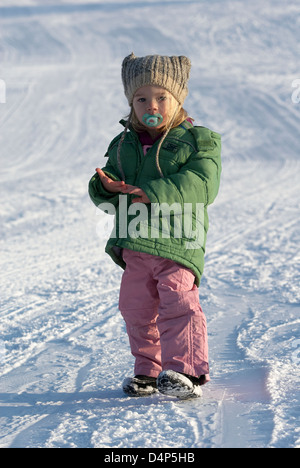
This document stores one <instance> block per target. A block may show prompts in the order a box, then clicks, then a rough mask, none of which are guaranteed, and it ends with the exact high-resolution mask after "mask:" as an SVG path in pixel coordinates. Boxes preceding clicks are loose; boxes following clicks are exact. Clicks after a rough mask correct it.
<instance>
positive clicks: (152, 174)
mask: <svg viewBox="0 0 300 468" xmlns="http://www.w3.org/2000/svg"><path fill="white" fill-rule="evenodd" d="M120 123H122V124H123V125H125V124H126V122H124V121H121V122H120ZM129 130H130V131H128V132H127V133H126V136H125V139H124V141H123V143H122V146H121V152H120V161H119V163H118V156H117V152H118V145H119V141H120V138H121V136H122V133H121V134H120V135H118V136H117V137H116V138H115V139H114V140H113V141H112V142H111V144H110V145H109V148H108V151H107V153H106V155H105V156H106V157H108V161H107V164H106V166H105V167H104V168H103V171H104V172H105V173H106V174H107V175H108V176H109V177H110V178H112V179H113V180H122V176H121V169H120V162H121V165H122V169H123V172H124V174H125V179H126V180H125V182H126V183H127V184H130V185H135V186H137V187H140V188H141V189H142V190H144V192H145V193H146V194H147V196H148V198H149V199H150V201H151V204H145V205H144V204H143V205H142V204H136V203H134V204H132V203H131V200H132V198H136V196H133V195H123V194H115V193H110V192H107V191H106V190H105V189H104V187H103V185H102V183H101V180H100V178H99V175H98V174H97V173H96V174H95V175H94V176H93V177H92V179H91V180H90V183H89V194H90V197H91V199H92V201H93V202H94V204H95V205H96V206H99V208H100V209H101V210H103V211H105V212H107V213H109V214H114V215H115V228H114V231H113V233H112V235H111V237H110V239H109V240H108V243H107V246H106V252H107V253H108V254H109V255H110V256H111V258H112V259H113V260H114V261H115V262H116V263H117V264H118V265H120V266H121V267H122V268H123V269H125V267H126V264H125V262H124V261H123V258H122V249H123V248H127V249H130V250H134V251H138V252H144V253H148V254H151V255H157V256H159V257H163V258H167V259H170V260H173V261H175V262H177V263H179V264H182V265H184V266H186V267H188V268H190V269H191V270H192V271H193V272H194V273H195V275H196V280H195V283H196V284H197V286H199V285H200V280H201V276H202V274H203V269H204V254H205V243H206V235H207V231H208V226H209V221H208V215H207V206H208V205H209V204H211V203H213V201H214V200H215V198H216V196H217V194H218V190H219V185H220V175H221V137H220V135H219V134H218V133H215V132H212V131H211V130H209V129H207V128H205V127H194V126H193V125H192V124H190V123H189V122H188V121H185V122H184V123H183V124H181V125H180V126H179V127H176V128H174V129H172V130H171V131H170V132H169V133H168V135H167V137H166V139H165V141H164V142H163V144H162V147H161V149H160V152H159V165H160V167H161V170H162V172H163V175H164V177H163V178H162V177H161V175H160V174H159V171H158V168H157V164H156V152H157V147H158V144H159V141H157V142H156V143H154V145H153V146H152V147H151V148H150V150H149V151H148V153H147V154H146V156H144V153H143V149H142V145H141V143H140V141H139V137H138V135H137V134H136V133H135V131H134V130H133V129H132V128H131V127H129ZM145 210H146V211H145Z"/></svg>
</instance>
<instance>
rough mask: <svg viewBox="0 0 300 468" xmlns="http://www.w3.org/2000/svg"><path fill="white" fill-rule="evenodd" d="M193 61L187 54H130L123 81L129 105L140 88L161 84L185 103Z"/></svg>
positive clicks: (123, 70) (126, 59) (123, 71)
mask: <svg viewBox="0 0 300 468" xmlns="http://www.w3.org/2000/svg"><path fill="white" fill-rule="evenodd" d="M190 69H191V61H190V59H189V58H187V57H185V56H183V55H182V56H178V57H177V56H172V57H168V56H163V55H147V56H146V57H136V56H135V55H134V53H132V54H130V55H128V56H127V57H125V59H124V60H123V64H122V81H123V85H124V92H125V96H126V97H127V99H128V103H129V105H131V104H132V101H133V97H134V95H135V93H136V91H137V90H138V89H139V88H142V87H143V86H147V85H156V86H160V87H162V88H164V89H166V90H167V91H169V92H170V93H171V94H172V95H173V96H174V97H175V99H177V101H178V102H179V104H181V105H182V104H183V102H184V100H185V98H186V96H187V94H188V87H187V82H188V79H189V74H190Z"/></svg>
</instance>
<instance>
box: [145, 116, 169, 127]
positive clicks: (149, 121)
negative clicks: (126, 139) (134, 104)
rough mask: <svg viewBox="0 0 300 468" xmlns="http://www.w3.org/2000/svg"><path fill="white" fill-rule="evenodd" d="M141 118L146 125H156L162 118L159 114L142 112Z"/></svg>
mask: <svg viewBox="0 0 300 468" xmlns="http://www.w3.org/2000/svg"><path fill="white" fill-rule="evenodd" d="M142 120H143V122H144V124H146V125H147V126H148V127H158V125H160V124H161V123H162V121H163V120H164V118H163V116H162V115H161V114H154V115H151V114H144V115H143V117H142Z"/></svg>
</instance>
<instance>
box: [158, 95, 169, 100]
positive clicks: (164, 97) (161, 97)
mask: <svg viewBox="0 0 300 468" xmlns="http://www.w3.org/2000/svg"><path fill="white" fill-rule="evenodd" d="M166 99H167V97H166V96H160V98H159V99H158V100H159V101H165V100H166Z"/></svg>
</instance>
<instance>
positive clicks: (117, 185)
mask: <svg viewBox="0 0 300 468" xmlns="http://www.w3.org/2000/svg"><path fill="white" fill-rule="evenodd" d="M96 172H97V173H98V174H99V177H100V179H101V182H102V185H103V187H104V188H105V190H107V191H108V192H112V193H118V192H121V189H122V187H126V185H125V182H123V181H116V180H112V179H110V177H108V176H107V175H106V174H105V173H104V172H103V171H102V170H101V169H99V168H98V167H97V169H96Z"/></svg>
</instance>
